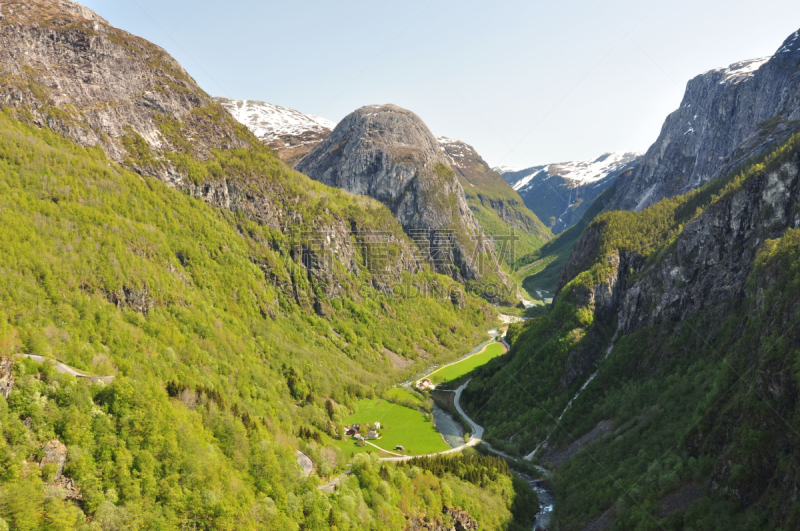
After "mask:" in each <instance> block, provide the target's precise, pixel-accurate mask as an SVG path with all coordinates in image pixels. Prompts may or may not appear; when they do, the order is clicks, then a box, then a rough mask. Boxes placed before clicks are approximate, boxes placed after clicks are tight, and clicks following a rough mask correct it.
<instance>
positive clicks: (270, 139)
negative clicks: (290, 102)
mask: <svg viewBox="0 0 800 531" xmlns="http://www.w3.org/2000/svg"><path fill="white" fill-rule="evenodd" d="M217 101H219V103H220V104H221V105H222V106H223V107H224V108H225V109H226V110H227V111H228V112H230V113H231V115H232V116H233V117H234V118H235V119H236V120H237V121H238V122H239V123H241V124H242V125H244V126H246V127H247V128H248V129H250V131H252V132H253V134H254V135H256V137H257V138H258V139H259V140H261V141H262V142H264V143H265V144H267V145H268V146H269V147H271V148H272V149H274V150H275V152H276V153H277V154H278V157H280V158H281V160H283V161H285V162H286V163H288V164H293V163H294V162H296V161H298V160H299V159H301V158H302V157H303V156H304V155H305V154H306V153H308V152H309V151H311V149H312V148H313V147H314V146H316V145H317V144H319V143H320V142H321V141H322V140H323V139H324V138H325V137H326V136H328V135H329V134H330V132H331V131H333V128H334V127H336V124H335V123H333V122H331V121H330V120H326V119H325V118H322V117H320V116H309V115H306V114H303V113H301V112H300V111H295V110H294V109H287V108H285V107H280V106H278V105H273V104H271V103H264V102H262V101H252V100H230V99H227V98H217Z"/></svg>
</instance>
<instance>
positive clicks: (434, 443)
mask: <svg viewBox="0 0 800 531" xmlns="http://www.w3.org/2000/svg"><path fill="white" fill-rule="evenodd" d="M401 391H404V390H401ZM404 392H406V393H408V391H404ZM356 405H357V406H358V412H357V413H356V414H354V415H353V416H351V417H350V418H349V419H347V420H346V421H345V424H354V423H359V424H365V423H368V422H369V423H372V422H376V421H377V422H380V423H381V425H382V426H383V425H384V424H385V425H386V426H387V427H386V428H385V429H382V430H380V431H381V434H382V435H383V437H382V438H381V439H379V440H376V441H371V442H372V443H374V444H376V445H378V446H380V447H381V448H384V449H386V450H390V451H392V452H393V451H394V449H395V447H396V446H397V445H398V444H400V445H403V446H404V447H405V449H406V451H405V452H397V453H405V454H406V455H421V454H431V453H435V452H441V451H444V450H449V449H450V446H448V444H447V443H446V442H444V440H443V439H442V435H441V434H440V433H439V432H438V431H436V428H435V427H434V425H433V423H432V422H430V421H428V420H425V416H424V415H423V414H422V413H421V412H419V411H418V410H416V409H411V408H408V407H404V406H400V405H397V404H393V403H391V402H389V401H387V400H381V399H373V400H360V401H358V402H357V403H356ZM336 445H337V446H338V447H339V448H341V449H342V450H344V451H345V452H347V453H349V454H351V455H352V454H356V453H359V452H378V451H379V450H377V449H376V448H374V447H372V446H369V445H367V446H364V447H358V446H357V445H356V443H355V441H354V440H353V439H349V438H348V439H346V440H344V441H337V442H336Z"/></svg>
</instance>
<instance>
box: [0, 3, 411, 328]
mask: <svg viewBox="0 0 800 531" xmlns="http://www.w3.org/2000/svg"><path fill="white" fill-rule="evenodd" d="M0 8H1V10H2V15H3V18H2V19H1V20H0V105H2V106H4V107H6V108H9V109H10V110H11V113H12V115H13V116H14V117H16V118H17V119H20V120H22V121H25V122H28V123H31V124H33V125H35V126H38V127H42V128H49V129H51V130H53V131H55V132H56V133H58V134H61V135H63V136H64V137H66V138H68V139H70V140H72V141H74V142H76V143H78V144H80V145H82V146H99V147H101V148H102V149H103V150H104V151H105V153H106V154H107V155H108V157H109V158H110V159H111V160H112V161H114V162H117V163H120V164H121V165H123V166H125V167H127V168H129V169H132V170H134V171H136V172H138V173H140V174H142V175H145V176H149V177H153V178H156V179H159V180H160V181H162V182H164V183H165V184H167V185H168V186H171V187H173V188H176V189H179V190H182V191H185V192H186V193H188V194H190V195H193V196H194V197H197V198H199V199H202V200H204V201H206V202H208V203H210V204H212V205H214V206H216V207H219V208H224V209H231V210H235V211H238V212H240V213H242V214H243V215H245V216H246V217H247V218H249V219H250V220H252V221H254V222H256V223H259V224H261V225H266V226H269V227H270V228H273V229H275V230H276V231H280V232H283V233H285V234H288V233H290V232H291V231H292V230H293V229H292V228H293V227H296V226H301V227H303V230H304V231H306V232H309V233H311V232H313V234H314V235H315V236H316V235H319V236H320V238H321V240H320V241H321V242H322V243H321V244H320V245H318V246H317V247H315V248H312V245H311V244H310V243H308V242H307V241H298V243H297V244H296V245H293V246H292V248H291V249H284V248H280V249H279V250H280V251H281V252H283V251H285V252H287V253H288V254H290V255H291V257H292V259H295V260H296V261H297V263H300V262H302V263H303V265H307V262H311V261H314V260H319V261H321V257H326V258H327V257H329V256H330V257H333V258H332V259H333V260H335V261H336V262H337V266H336V267H326V268H324V269H323V268H321V269H319V270H315V271H313V272H312V271H308V273H309V274H310V277H311V278H310V279H309V280H310V282H311V284H312V286H313V290H307V291H306V292H305V293H301V292H300V291H299V290H298V289H297V284H298V282H296V279H295V278H294V277H292V278H285V277H281V278H277V277H276V276H274V275H273V273H272V271H271V270H270V268H269V267H268V265H267V264H263V266H262V267H263V268H264V271H265V275H267V277H268V278H270V280H271V281H273V282H274V283H275V284H276V285H278V287H279V288H281V289H284V290H285V291H287V292H291V293H292V295H293V297H294V298H295V300H296V301H297V302H298V304H300V305H302V306H308V307H314V308H315V309H318V311H319V312H324V307H323V306H324V305H322V304H321V303H319V301H317V300H315V298H316V297H317V293H320V292H323V293H325V294H326V295H327V296H329V297H334V296H337V295H340V294H341V293H343V292H344V291H345V290H346V289H347V288H348V286H346V284H347V282H348V279H345V278H343V275H342V274H341V272H343V271H344V272H346V273H351V274H353V275H355V276H359V275H361V274H362V272H363V267H361V266H360V265H359V263H358V259H359V250H360V248H362V247H363V246H364V245H365V242H369V241H371V240H380V241H381V243H383V242H384V240H385V239H386V238H385V234H386V233H390V234H391V242H390V243H391V245H392V246H393V249H399V252H398V258H397V259H396V260H394V261H393V263H391V264H390V267H389V271H387V272H386V274H387V276H391V275H392V274H394V275H395V276H396V275H398V274H399V273H401V272H404V271H411V272H414V271H417V269H418V266H417V264H416V262H415V260H414V259H413V255H414V252H415V251H414V246H413V244H412V243H411V242H410V241H408V239H406V238H404V237H402V234H401V233H400V231H399V230H398V227H397V226H396V225H394V224H392V225H391V226H389V223H390V222H391V219H390V218H389V217H387V218H386V221H387V222H386V223H384V222H383V221H380V222H375V224H374V226H370V225H369V223H364V222H362V221H361V220H362V219H363V218H364V216H361V215H360V214H361V213H362V212H363V210H359V209H360V208H363V209H375V208H376V207H377V206H378V205H377V204H375V203H373V202H371V201H361V200H359V201H358V205H356V206H355V208H354V210H355V215H354V217H353V219H350V218H349V217H347V216H346V215H336V216H332V217H333V219H332V220H330V221H326V222H325V223H322V222H316V220H314V219H305V218H304V213H303V212H304V209H303V208H302V207H303V206H304V205H305V204H306V203H305V202H306V201H309V196H313V199H315V200H319V199H320V197H319V196H320V195H321V194H324V193H325V192H324V191H320V190H318V189H317V190H315V192H314V193H313V194H309V193H307V192H308V188H310V187H311V186H314V187H315V188H316V185H314V183H311V182H309V180H308V179H306V178H305V177H304V176H302V175H299V174H296V173H294V172H292V171H291V170H290V169H288V168H286V167H284V166H283V165H282V164H281V163H279V162H278V161H275V163H274V165H272V164H271V163H270V164H271V165H270V167H268V168H264V167H262V166H261V165H254V166H255V169H252V170H251V169H248V170H246V171H245V170H243V174H241V175H231V174H230V172H228V173H224V172H222V171H219V172H212V171H209V175H208V177H203V178H202V179H200V178H198V179H195V178H194V177H192V176H191V175H190V170H189V167H188V166H187V165H186V164H182V163H180V162H179V161H180V160H185V159H188V160H189V161H191V162H192V163H195V162H205V161H209V160H210V159H211V158H212V157H213V156H214V151H216V150H233V149H249V150H254V149H256V148H258V149H262V148H261V147H260V142H259V140H258V139H257V138H256V137H255V136H253V134H252V133H251V132H250V131H248V130H247V128H246V127H245V126H244V125H242V124H240V123H238V122H237V121H236V120H235V119H234V117H233V116H231V114H230V113H229V112H227V111H226V110H225V108H223V107H222V105H220V103H219V102H218V101H216V100H215V99H214V98H212V97H211V96H209V95H208V94H206V93H205V92H204V91H203V90H202V89H200V87H198V86H197V84H196V83H195V81H194V80H193V79H192V78H191V77H190V76H189V75H188V74H187V72H186V71H185V70H184V69H183V67H181V65H180V64H179V63H178V62H177V61H175V60H174V59H173V58H172V57H170V56H169V55H168V54H167V53H166V52H165V51H164V50H163V49H162V48H160V47H159V46H156V45H155V44H153V43H151V42H148V41H146V40H145V39H142V38H139V37H136V36H134V35H131V34H130V33H128V32H125V31H122V30H119V29H116V28H114V27H112V26H111V25H110V24H109V23H108V22H106V21H105V20H103V19H102V18H100V17H99V16H97V15H96V14H95V13H94V12H92V11H91V10H89V9H87V8H85V7H83V6H81V5H79V4H77V3H74V2H71V1H68V0H25V1H9V0H0ZM276 175H277V178H276ZM331 195H332V196H333V195H335V196H337V199H335V201H341V202H345V201H351V202H355V201H354V200H352V199H347V198H345V197H344V194H342V193H341V192H339V191H332V192H331ZM353 233H357V234H358V236H357V237H355V238H354V237H353ZM396 235H399V236H401V237H400V238H397V237H395V236H396ZM304 236H306V235H304ZM316 243H318V242H316V241H315V242H314V244H315V245H316ZM259 265H261V264H259ZM340 266H341V267H340ZM306 269H308V268H306ZM304 274H305V273H304ZM370 282H371V283H372V284H379V285H378V286H377V287H381V286H380V282H378V281H372V279H370ZM147 289H148V288H147V286H142V287H133V288H132V289H130V290H123V291H121V292H120V293H117V294H111V295H110V298H111V299H112V302H115V303H117V304H120V305H125V306H129V307H133V308H135V309H136V310H137V311H140V312H142V313H145V312H146V311H147V310H148V309H149V308H151V307H152V306H153V304H154V302H153V300H152V298H151V297H149V294H148V293H147ZM272 312H273V310H270V309H265V310H264V313H265V314H270V315H272Z"/></svg>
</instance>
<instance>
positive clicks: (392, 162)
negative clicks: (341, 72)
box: [295, 105, 495, 282]
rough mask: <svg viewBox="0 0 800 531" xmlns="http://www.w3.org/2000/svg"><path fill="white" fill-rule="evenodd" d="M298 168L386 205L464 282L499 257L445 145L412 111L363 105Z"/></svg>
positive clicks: (438, 264)
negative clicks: (480, 257) (482, 260)
mask: <svg viewBox="0 0 800 531" xmlns="http://www.w3.org/2000/svg"><path fill="white" fill-rule="evenodd" d="M295 168H296V169H297V170H298V171H301V172H303V173H305V174H307V175H308V176H310V177H311V178H313V179H316V180H318V181H320V182H322V183H324V184H326V185H328V186H334V187H337V188H342V189H344V190H347V191H349V192H352V193H355V194H360V195H367V196H370V197H372V198H374V199H377V200H378V201H380V202H381V203H383V204H384V205H386V206H387V207H388V208H389V209H390V210H391V211H392V213H394V215H395V217H396V218H397V219H398V220H399V221H400V224H401V225H402V226H403V229H404V230H405V231H406V233H408V234H409V235H410V236H411V237H412V239H414V240H415V241H416V242H417V244H418V245H419V247H420V249H421V251H422V253H423V257H424V258H425V259H427V260H428V261H429V262H431V263H432V264H433V265H434V267H435V268H436V270H437V271H438V272H440V273H443V274H447V275H449V276H452V277H453V278H454V279H456V280H458V281H461V282H466V281H474V280H480V279H481V278H482V277H483V276H484V274H485V271H484V270H483V269H482V268H481V266H480V264H479V263H478V262H479V261H478V260H475V257H476V256H477V255H480V254H484V255H489V256H490V257H493V256H494V254H495V251H494V245H493V244H492V243H491V242H483V243H481V240H482V239H483V238H484V236H483V232H482V230H481V227H480V226H479V224H478V222H477V221H476V219H475V217H474V216H473V214H472V212H471V210H470V208H469V205H468V204H467V200H466V197H465V195H464V189H463V188H462V187H461V184H460V183H459V181H458V178H457V177H456V175H455V174H454V172H453V170H452V169H451V168H450V166H449V164H448V160H447V158H446V157H445V156H444V155H443V153H442V151H441V149H440V147H439V142H438V141H437V140H436V138H435V137H434V136H433V134H432V133H431V132H430V130H429V129H428V127H427V126H426V125H425V123H424V122H423V121H422V120H421V119H420V118H419V117H418V116H417V115H416V114H414V113H412V112H411V111H407V110H405V109H402V108H400V107H397V106H395V105H370V106H367V107H362V108H361V109H358V110H357V111H355V112H354V113H352V114H350V115H349V116H347V117H346V118H345V119H344V120H342V122H341V123H340V124H339V125H338V126H337V127H336V129H334V131H333V132H332V133H331V134H330V135H329V136H328V137H327V138H325V140H323V141H322V143H320V144H319V145H318V146H317V147H316V148H314V149H313V150H312V151H311V153H309V154H308V155H306V156H305V157H304V158H302V159H301V160H300V161H299V162H298V163H297V165H296V166H295ZM481 247H482V248H481ZM489 261H490V262H491V261H492V260H489ZM494 265H495V264H492V266H494ZM493 272H494V269H493Z"/></svg>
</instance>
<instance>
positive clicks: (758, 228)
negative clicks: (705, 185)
mask: <svg viewBox="0 0 800 531" xmlns="http://www.w3.org/2000/svg"><path fill="white" fill-rule="evenodd" d="M799 175H800V154H795V155H794V157H793V158H792V159H791V160H790V161H789V162H786V163H784V164H783V165H782V166H781V167H780V169H779V170H776V171H771V172H768V173H764V174H762V175H760V176H757V177H754V178H752V179H750V180H749V181H748V182H747V183H746V184H745V186H744V187H743V188H742V189H741V190H739V191H738V192H736V193H734V194H732V195H730V196H726V197H725V198H723V199H721V200H719V201H718V202H716V203H714V204H713V205H711V206H709V207H708V208H707V209H706V210H705V211H704V212H703V213H702V214H701V215H700V216H698V217H697V218H696V219H695V220H693V221H691V222H690V223H688V224H687V226H686V227H685V228H684V229H683V231H682V232H681V234H680V235H679V236H678V237H677V240H676V242H675V244H674V245H673V246H671V248H670V250H669V252H667V253H666V254H665V255H664V256H663V257H661V258H660V259H659V260H658V261H657V262H655V263H652V264H646V263H645V261H644V259H643V258H642V257H641V256H639V255H637V254H635V253H630V252H615V253H613V254H612V255H610V256H608V257H606V259H607V260H608V261H609V262H610V263H611V264H612V265H613V266H614V267H613V272H612V274H611V275H610V279H609V280H607V281H604V282H602V283H600V284H597V285H594V286H592V289H591V290H588V291H587V293H585V294H581V293H580V292H579V293H576V294H574V296H578V297H584V299H585V300H583V301H582V302H583V303H584V304H587V305H588V304H592V305H593V306H594V308H595V313H597V314H598V316H599V317H601V318H602V319H603V320H606V321H609V320H613V319H615V318H616V319H618V321H619V326H620V333H623V334H629V333H632V332H635V331H636V330H639V329H642V328H645V327H648V326H652V325H655V324H658V323H662V322H679V321H682V320H684V319H685V318H686V317H688V316H690V315H692V314H694V313H696V312H698V311H700V310H703V309H706V308H711V307H714V306H717V305H720V304H723V303H727V302H731V301H735V300H739V299H743V298H744V296H745V288H746V281H747V278H748V276H749V275H750V273H751V272H752V270H753V267H754V263H755V257H756V254H757V252H758V250H759V249H760V248H761V246H762V245H763V243H764V241H765V240H766V239H772V238H777V237H780V236H781V235H782V234H783V233H784V232H785V231H786V230H787V229H798V228H800V206H798V205H800V178H799V177H798V176H799ZM602 230H603V225H602V224H598V223H595V224H593V225H591V226H590V227H589V228H588V229H587V230H586V232H584V234H583V236H582V237H581V239H580V240H579V242H578V244H577V245H576V246H575V249H574V250H573V253H572V254H571V255H570V258H569V260H568V262H567V264H566V266H565V267H564V270H563V271H562V274H561V278H560V280H559V291H561V290H562V289H563V287H564V286H565V285H566V284H567V283H568V282H569V281H570V280H572V279H573V278H575V277H576V276H577V275H578V274H579V273H580V272H582V271H585V270H587V269H588V268H589V267H590V265H591V264H592V263H593V262H594V260H595V259H596V257H597V253H598V252H599V250H600V245H601V237H600V234H601V232H602ZM633 273H636V276H635V278H634V280H630V277H631V275H632V274H633Z"/></svg>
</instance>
